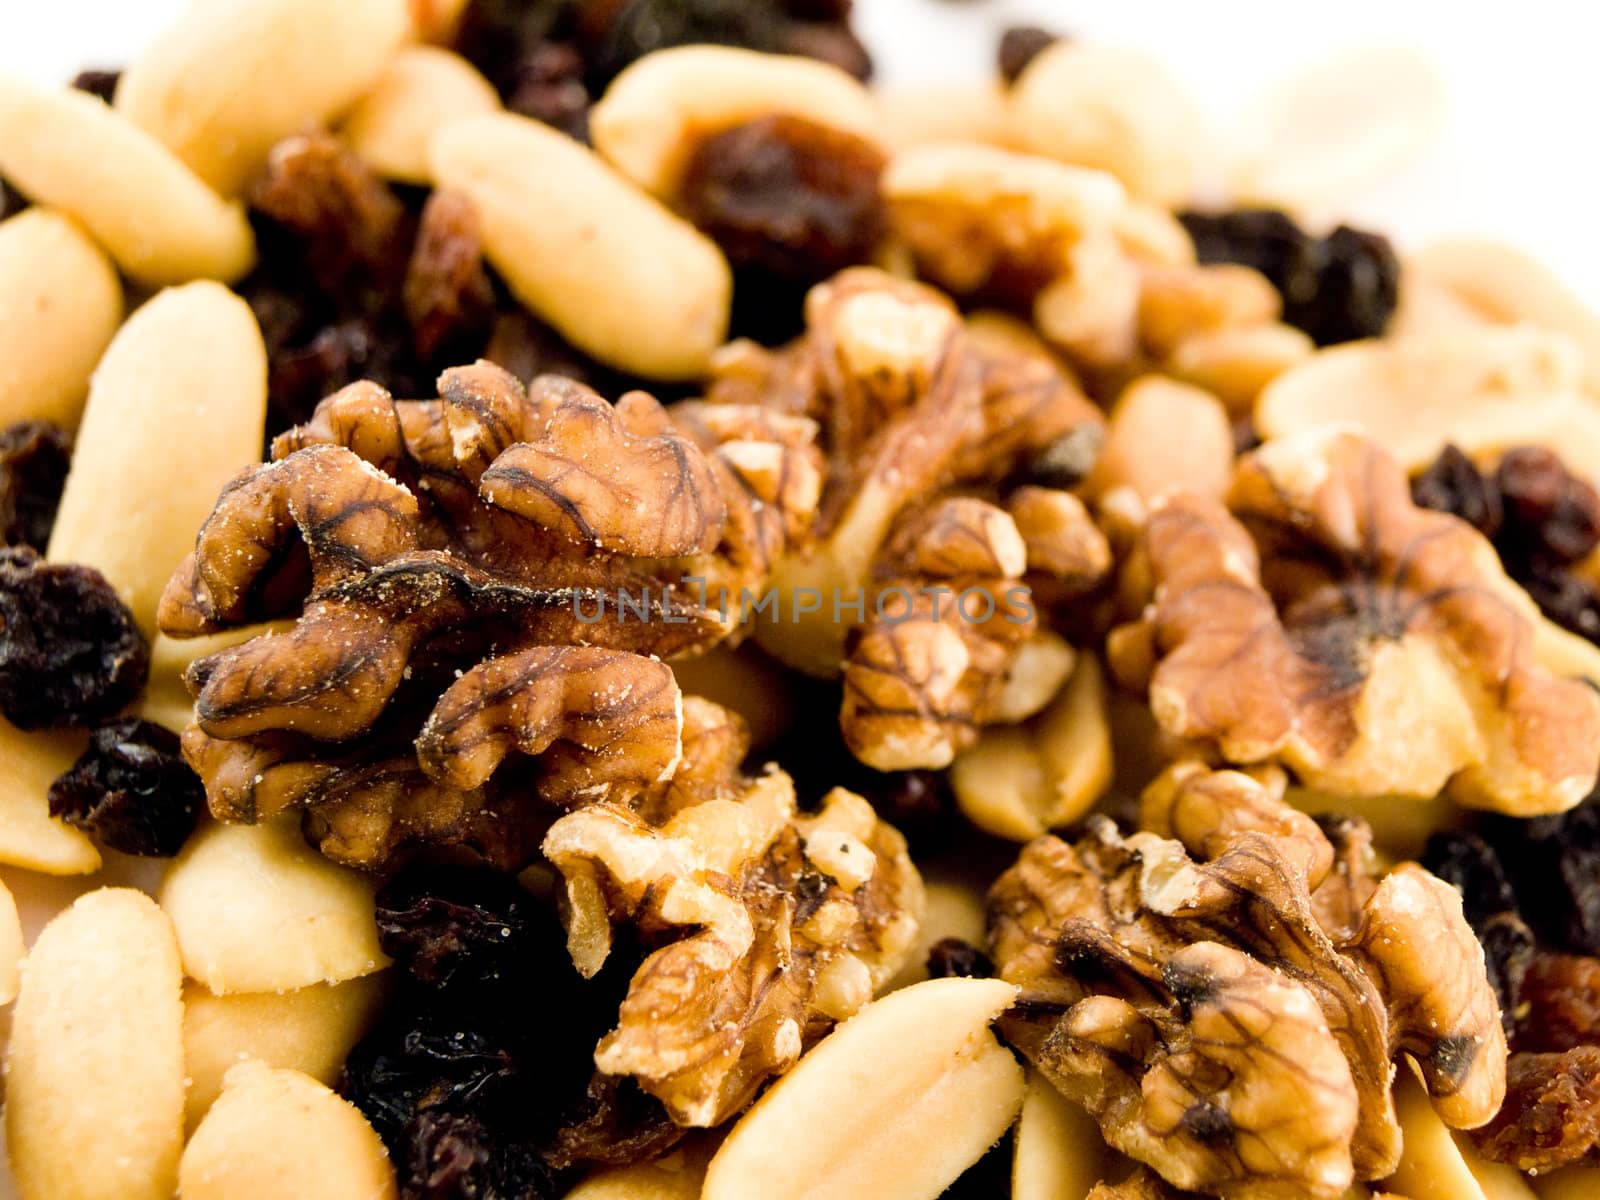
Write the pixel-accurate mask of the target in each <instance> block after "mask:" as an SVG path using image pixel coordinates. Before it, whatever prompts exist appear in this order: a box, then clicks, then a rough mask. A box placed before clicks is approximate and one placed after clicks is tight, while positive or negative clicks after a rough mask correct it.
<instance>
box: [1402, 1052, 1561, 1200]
mask: <svg viewBox="0 0 1600 1200" xmlns="http://www.w3.org/2000/svg"><path fill="white" fill-rule="evenodd" d="M1394 1099H1395V1113H1396V1115H1397V1116H1398V1117H1399V1118H1400V1130H1401V1133H1402V1134H1403V1135H1404V1138H1405V1148H1404V1150H1403V1151H1402V1152H1401V1156H1400V1166H1399V1167H1398V1168H1397V1169H1396V1171H1395V1173H1394V1174H1393V1175H1391V1176H1390V1177H1389V1178H1388V1179H1387V1180H1385V1181H1384V1186H1385V1187H1391V1188H1393V1189H1395V1190H1396V1191H1398V1192H1400V1193H1401V1194H1403V1195H1405V1196H1408V1197H1411V1198H1412V1200H1433V1198H1434V1197H1438V1198H1439V1200H1535V1194H1534V1191H1533V1189H1532V1188H1530V1187H1529V1186H1528V1184H1527V1182H1526V1181H1525V1180H1524V1179H1523V1177H1522V1175H1521V1174H1520V1173H1519V1172H1518V1171H1517V1170H1516V1168H1514V1167H1508V1166H1504V1165H1502V1164H1500V1163H1492V1162H1489V1161H1488V1160H1487V1159H1485V1158H1484V1157H1483V1156H1482V1155H1481V1154H1479V1153H1478V1152H1477V1150H1475V1149H1474V1148H1473V1146H1472V1143H1471V1142H1469V1141H1468V1140H1467V1138H1466V1136H1465V1135H1464V1134H1459V1133H1452V1132H1451V1131H1450V1130H1449V1129H1448V1128H1446V1127H1445V1123H1444V1122H1443V1121H1441V1120H1440V1119H1439V1114H1438V1113H1436V1112H1434V1110H1433V1105H1432V1104H1431V1103H1430V1102H1429V1100H1428V1095H1427V1093H1426V1092H1425V1091H1423V1089H1422V1085H1421V1084H1420V1083H1418V1082H1417V1079H1416V1077H1415V1075H1414V1074H1413V1073H1412V1071H1411V1069H1410V1067H1408V1066H1402V1067H1401V1069H1400V1073H1399V1077H1398V1078H1397V1079H1396V1080H1395V1097H1394Z"/></svg>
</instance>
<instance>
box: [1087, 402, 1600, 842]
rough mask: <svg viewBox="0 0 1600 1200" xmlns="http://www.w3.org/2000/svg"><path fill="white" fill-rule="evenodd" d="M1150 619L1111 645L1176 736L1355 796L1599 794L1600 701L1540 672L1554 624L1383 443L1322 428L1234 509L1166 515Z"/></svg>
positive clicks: (1254, 469)
mask: <svg viewBox="0 0 1600 1200" xmlns="http://www.w3.org/2000/svg"><path fill="white" fill-rule="evenodd" d="M1130 570H1131V571H1132V572H1136V573H1138V574H1139V575H1141V576H1142V577H1143V578H1144V580H1145V583H1146V587H1147V589H1148V595H1149V596H1150V603H1149V605H1148V607H1147V608H1146V609H1145V611H1144V614H1143V615H1142V616H1141V618H1140V619H1139V621H1138V622H1136V623H1135V624H1133V625H1131V626H1127V627H1124V628H1123V629H1122V630H1119V631H1118V632H1117V633H1116V634H1115V635H1114V636H1113V640H1112V643H1111V647H1112V663H1113V667H1114V668H1115V669H1117V671H1118V674H1119V677H1121V678H1123V679H1124V680H1125V681H1126V682H1130V683H1133V684H1134V685H1136V686H1137V685H1138V684H1139V683H1140V679H1139V676H1140V675H1141V674H1142V672H1143V666H1142V665H1141V663H1140V659H1141V657H1142V656H1143V651H1142V650H1141V643H1144V644H1146V645H1148V646H1149V649H1150V654H1151V655H1152V656H1153V659H1152V661H1153V663H1154V669H1153V672H1152V673H1151V674H1150V676H1149V684H1148V686H1149V697H1150V705H1151V707H1152V709H1153V710H1154V712H1155V715H1156V718H1157V720H1158V721H1159V722H1160V724H1161V727H1162V729H1163V730H1164V731H1165V732H1166V733H1168V734H1169V735H1172V736H1174V737H1177V738H1183V739H1191V740H1195V741H1199V742H1203V743H1206V744H1208V745H1210V746H1213V747H1215V749H1216V751H1217V752H1219V753H1220V755H1221V756H1222V757H1223V758H1224V759H1225V760H1226V761H1228V762H1232V763H1257V762H1265V761H1279V762H1282V763H1284V764H1285V765H1287V766H1289V767H1290V768H1292V769H1293V770H1294V772H1295V773H1296V774H1297V775H1298V776H1299V777H1300V779H1301V781H1302V782H1304V783H1305V784H1307V785H1308V786H1311V787H1313V788H1316V789H1318V790H1321V791H1324V792H1329V793H1332V794H1334V795H1344V796H1363V797H1364V796H1401V797H1405V796H1410V797H1417V798H1431V797H1433V796H1435V795H1437V794H1438V793H1439V792H1440V790H1441V789H1444V788H1445V787H1447V786H1448V788H1449V791H1450V794H1451V795H1452V797H1453V798H1455V799H1456V800H1458V801H1460V802H1461V803H1463V804H1467V805H1470V806H1473V807H1477V808H1488V809H1495V810H1498V811H1501V812H1506V813H1512V814H1515V815H1519V816H1529V815H1533V814H1538V813H1550V812H1560V811H1563V810H1565V809H1568V808H1571V807H1572V806H1573V805H1575V804H1576V803H1578V801H1579V800H1581V799H1582V798H1583V797H1584V796H1585V795H1586V794H1588V792H1589V791H1590V790H1591V789H1592V788H1593V787H1594V784H1595V777H1596V772H1597V768H1600V751H1597V749H1596V748H1597V746H1600V696H1597V695H1596V693H1595V692H1594V691H1593V690H1592V689H1590V688H1588V687H1586V686H1585V685H1583V684H1582V683H1581V682H1578V681H1575V680H1566V679H1560V678H1556V677H1555V676H1553V675H1551V674H1550V673H1549V672H1548V671H1547V670H1545V669H1544V668H1543V667H1541V666H1540V665H1539V664H1538V662H1537V661H1536V659H1535V651H1534V644H1533V643H1534V633H1535V630H1536V628H1537V621H1538V613H1537V611H1536V610H1535V608H1534V606H1533V603H1532V601H1531V600H1530V599H1529V598H1528V597H1527V595H1526V594H1524V593H1523V592H1522V591H1521V590H1520V589H1519V588H1517V587H1516V585H1514V584H1513V583H1512V582H1511V581H1510V580H1509V579H1508V578H1507V577H1506V575H1505V572H1504V571H1503V570H1502V569H1501V567H1500V563H1499V559H1498V557H1497V556H1496V554H1495V551H1494V548H1493V547H1492V546H1491V545H1490V544H1489V542H1488V541H1486V540H1485V539H1484V538H1483V537H1482V536H1481V535H1480V534H1478V533H1477V532H1476V531H1475V530H1474V529H1472V528H1471V527H1470V526H1468V525H1467V524H1466V523H1465V522H1463V521H1460V520H1458V519H1456V518H1455V517H1452V516H1448V515H1445V514H1442V513H1435V512H1430V511H1426V510H1423V509H1420V508H1418V507H1417V506H1415V505H1414V504H1413V503H1412V502H1411V495H1410V491H1409V488H1408V486H1407V482H1406V478H1405V476H1404V474H1403V473H1402V472H1401V470H1400V468H1399V467H1398V466H1396V464H1395V463H1394V462H1393V460H1391V459H1390V458H1389V457H1388V455H1387V454H1385V453H1384V451H1383V450H1382V449H1380V448H1379V447H1378V446H1376V445H1374V444H1372V443H1370V442H1367V441H1364V440H1362V439H1361V438H1359V437H1357V436H1355V435H1353V434H1347V433H1340V432H1325V431H1319V432H1316V433H1312V434H1304V435H1296V436H1294V437H1291V438H1284V439H1279V440H1278V441H1275V442H1271V443H1269V444H1268V445H1266V446H1265V447H1263V448H1261V449H1260V450H1257V451H1254V452H1253V453H1251V454H1249V455H1247V456H1246V457H1245V458H1243V459H1242V460H1241V461H1240V463H1239V464H1238V466H1237V468H1236V469H1235V471H1234V475H1233V479H1232V481H1231V484H1230V486H1229V489H1228V494H1227V497H1226V503H1225V504H1223V503H1218V502H1216V501H1213V500H1207V499H1202V498H1200V497H1197V496H1193V495H1176V496H1172V497H1169V498H1167V499H1165V500H1163V501H1161V502H1158V503H1157V504H1156V506H1155V511H1153V512H1152V514H1151V515H1150V518H1149V521H1148V523H1147V524H1146V526H1145V529H1144V533H1143V536H1142V539H1141V545H1140V547H1139V549H1138V550H1137V552H1136V553H1135V555H1134V561H1133V563H1132V564H1131V566H1130Z"/></svg>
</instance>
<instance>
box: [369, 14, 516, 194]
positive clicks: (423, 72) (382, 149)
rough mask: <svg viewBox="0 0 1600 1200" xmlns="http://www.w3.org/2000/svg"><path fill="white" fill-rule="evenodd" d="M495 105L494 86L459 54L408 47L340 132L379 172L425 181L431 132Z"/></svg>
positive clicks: (497, 99) (428, 176)
mask: <svg viewBox="0 0 1600 1200" xmlns="http://www.w3.org/2000/svg"><path fill="white" fill-rule="evenodd" d="M499 108H500V97H499V95H498V94H497V93H496V92H495V90H494V87H493V85H492V84H490V82H489V81H488V80H487V79H485V78H484V77H483V76H482V75H480V74H478V69H477V68H476V67H474V66H473V65H472V64H471V63H469V62H468V61H467V60H466V59H464V58H462V57H461V56H460V55H459V54H453V53H451V52H450V51H449V50H442V49H440V48H439V47H437V46H407V47H406V48H405V49H403V50H401V51H400V53H399V54H396V55H395V56H394V58H392V59H391V60H390V61H389V65H388V66H387V67H385V68H384V70H383V73H382V74H381V75H379V76H378V78H377V81H376V82H375V83H373V85H372V90H371V91H369V92H368V93H367V94H366V95H365V96H363V97H362V98H361V101H360V103H358V104H357V105H356V106H355V107H354V108H353V109H351V110H350V114H349V115H348V116H347V117H345V119H344V123H343V125H342V126H341V127H340V132H341V134H342V135H343V137H344V140H345V141H346V142H347V143H349V146H350V148H351V149H352V150H354V151H355V152H356V153H357V154H358V155H360V156H361V157H362V158H363V159H364V160H365V161H366V162H367V163H368V164H370V165H371V167H372V169H373V170H375V171H377V172H378V173H379V174H380V175H383V176H384V177H386V178H388V179H394V180H397V181H399V182H401V183H415V184H427V183H431V182H432V181H433V175H432V172H431V171H430V170H429V167H428V146H429V144H430V143H431V142H432V141H433V135H434V134H436V133H437V132H438V131H439V130H441V129H443V128H444V127H445V126H446V125H449V124H451V123H452V122H454V121H459V120H461V119H462V118H464V117H471V116H476V115H477V114H479V113H491V112H496V111H498V110H499Z"/></svg>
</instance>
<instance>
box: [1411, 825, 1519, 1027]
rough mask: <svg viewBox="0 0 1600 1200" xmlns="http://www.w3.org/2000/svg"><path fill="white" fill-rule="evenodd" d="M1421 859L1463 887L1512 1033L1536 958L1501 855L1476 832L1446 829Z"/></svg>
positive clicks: (1505, 1023) (1467, 909) (1465, 903)
mask: <svg viewBox="0 0 1600 1200" xmlns="http://www.w3.org/2000/svg"><path fill="white" fill-rule="evenodd" d="M1422 865H1423V866H1425V867H1427V868H1428V870H1430V871H1432V872H1433V873H1434V874H1435V875H1437V876H1438V877H1439V878H1440V879H1442V880H1444V881H1445V882H1446V883H1448V884H1450V885H1451V886H1452V887H1454V888H1455V889H1456V891H1458V892H1460V893H1461V902H1462V911H1463V913H1464V914H1465V916H1466V918H1467V924H1468V925H1470V926H1472V931H1473V932H1474V933H1475V934H1477V935H1478V941H1479V942H1480V943H1481V944H1482V946H1483V955H1484V962H1485V966H1486V967H1487V969H1488V973H1489V984H1490V986H1492V987H1493V988H1494V992H1495V998H1496V999H1497V1000H1498V1001H1499V1002H1500V1021H1501V1024H1502V1025H1503V1026H1504V1027H1505V1031H1506V1036H1507V1037H1508V1038H1509V1037H1511V1035H1512V1032H1513V1030H1514V1029H1515V1028H1516V1024H1517V1020H1518V1017H1519V1014H1520V1013H1522V1011H1523V1008H1522V988H1523V980H1524V978H1525V977H1526V975H1527V973H1528V970H1529V967H1530V966H1531V965H1532V964H1533V963H1534V962H1535V961H1536V959H1535V945H1534V937H1533V931H1532V930H1530V929H1529V928H1528V926H1527V924H1526V922H1524V921H1523V919H1522V915H1521V913H1520V911H1519V909H1518V906H1517V897H1516V893H1515V892H1514V891H1513V890H1512V888H1511V882H1510V880H1509V879H1508V878H1507V877H1506V873H1505V869H1504V867H1503V866H1502V865H1501V862H1500V856H1499V855H1498V854H1496V853H1495V851H1494V849H1493V848H1492V847H1491V846H1490V845H1489V844H1488V843H1487V842H1485V841H1484V840H1483V839H1482V838H1480V837H1478V836H1477V835H1476V834H1472V833H1461V832H1456V831H1447V832H1441V833H1436V834H1434V835H1432V836H1431V837H1429V838H1428V844H1427V848H1426V849H1425V850H1424V851H1423V855H1422Z"/></svg>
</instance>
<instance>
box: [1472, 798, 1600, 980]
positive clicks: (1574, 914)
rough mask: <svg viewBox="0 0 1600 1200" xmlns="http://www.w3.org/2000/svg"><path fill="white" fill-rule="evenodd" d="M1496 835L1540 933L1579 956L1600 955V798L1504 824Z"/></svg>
mask: <svg viewBox="0 0 1600 1200" xmlns="http://www.w3.org/2000/svg"><path fill="white" fill-rule="evenodd" d="M1491 838H1492V840H1493V841H1494V843H1495V845H1496V847H1497V848H1498V849H1499V852H1500V855H1501V858H1502V860H1503V861H1504V862H1505V864H1506V868H1507V870H1508V871H1509V872H1510V874H1511V878H1512V880H1513V882H1514V884H1515V886H1516V888H1517V895H1518V897H1519V898H1520V899H1521V901H1522V911H1523V915H1524V916H1525V917H1526V918H1527V920H1528V922H1529V923H1530V924H1531V925H1532V926H1533V927H1534V928H1535V929H1536V930H1537V931H1538V932H1539V935H1540V936H1541V937H1542V938H1543V939H1544V940H1546V941H1547V942H1549V943H1550V944H1551V945H1554V946H1557V947H1560V948H1561V949H1563V950H1567V951H1570V952H1571V953H1574V954H1600V887H1596V886H1595V880H1596V879H1597V878H1600V874H1597V868H1600V800H1597V799H1596V798H1594V797H1591V798H1590V799H1589V800H1587V801H1586V802H1585V803H1583V804H1580V805H1579V806H1578V807H1577V808H1574V809H1573V810H1572V811H1570V812H1567V813H1562V814H1560V815H1559V816H1550V817H1540V818H1537V819H1535V820H1532V821H1516V822H1511V821H1505V822H1499V823H1497V824H1496V826H1495V827H1494V828H1493V829H1492V830H1491Z"/></svg>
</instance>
